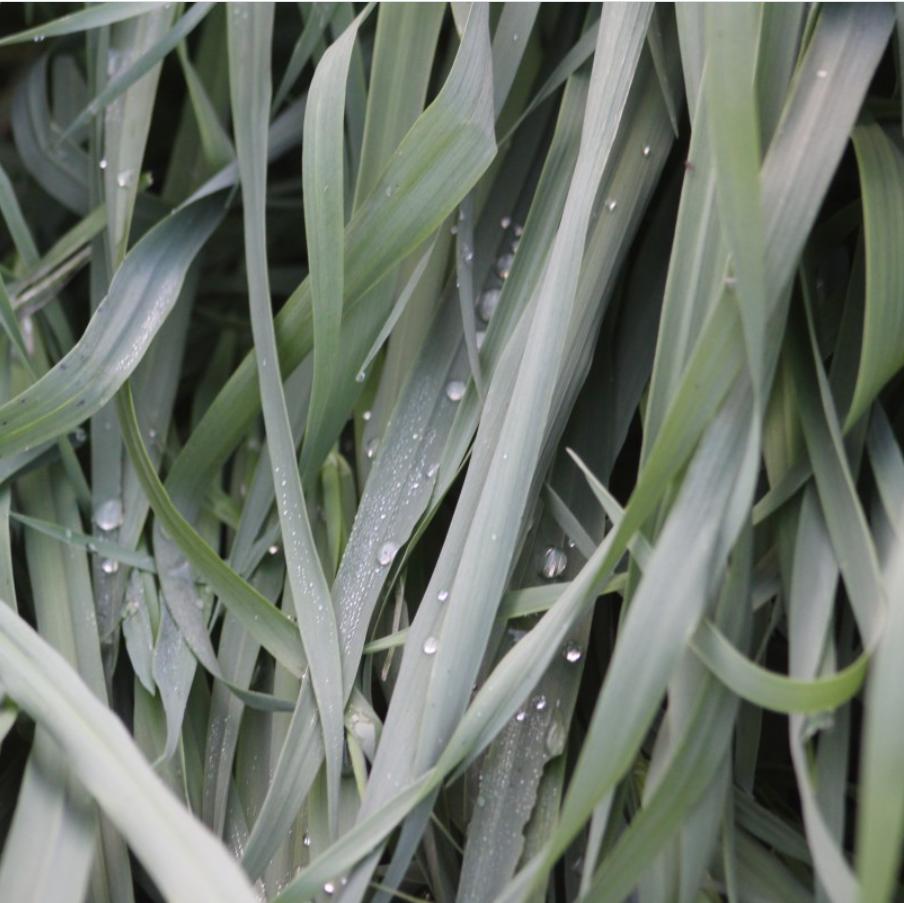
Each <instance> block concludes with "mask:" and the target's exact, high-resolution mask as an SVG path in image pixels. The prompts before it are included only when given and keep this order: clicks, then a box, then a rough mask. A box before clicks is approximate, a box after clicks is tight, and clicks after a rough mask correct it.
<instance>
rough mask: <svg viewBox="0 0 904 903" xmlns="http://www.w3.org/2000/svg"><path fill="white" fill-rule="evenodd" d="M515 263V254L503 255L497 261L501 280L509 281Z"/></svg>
mask: <svg viewBox="0 0 904 903" xmlns="http://www.w3.org/2000/svg"><path fill="white" fill-rule="evenodd" d="M514 262H515V255H514V254H503V255H502V257H500V258H499V260H497V261H496V272H497V273H498V274H499V277H500V278H501V279H508V277H509V273H511V271H512V264H513V263H514Z"/></svg>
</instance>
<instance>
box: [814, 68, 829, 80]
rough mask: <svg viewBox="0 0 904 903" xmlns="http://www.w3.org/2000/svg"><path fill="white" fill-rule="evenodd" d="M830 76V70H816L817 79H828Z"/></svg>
mask: <svg viewBox="0 0 904 903" xmlns="http://www.w3.org/2000/svg"><path fill="white" fill-rule="evenodd" d="M828 74H829V70H828V69H817V70H816V77H817V78H826V77H828Z"/></svg>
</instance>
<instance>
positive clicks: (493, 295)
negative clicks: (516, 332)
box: [477, 288, 502, 323]
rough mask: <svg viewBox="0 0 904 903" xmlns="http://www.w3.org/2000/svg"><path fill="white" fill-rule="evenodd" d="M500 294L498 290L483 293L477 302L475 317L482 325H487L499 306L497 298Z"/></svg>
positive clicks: (492, 289) (493, 289)
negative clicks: (476, 316)
mask: <svg viewBox="0 0 904 903" xmlns="http://www.w3.org/2000/svg"><path fill="white" fill-rule="evenodd" d="M501 296H502V292H501V291H499V289H498V288H491V289H488V290H487V291H485V292H484V293H483V294H482V295H481V296H480V299H479V300H478V302H477V315H478V316H479V317H480V319H481V320H483V322H484V323H489V322H490V320H491V319H492V317H493V314H494V313H495V312H496V308H497V307H498V306H499V298H500V297H501Z"/></svg>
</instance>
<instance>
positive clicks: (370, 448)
mask: <svg viewBox="0 0 904 903" xmlns="http://www.w3.org/2000/svg"><path fill="white" fill-rule="evenodd" d="M379 445H380V440H379V439H368V440H367V445H365V446H364V457H365V458H367V460H368V461H373V459H374V458H376V456H377V448H378V447H379Z"/></svg>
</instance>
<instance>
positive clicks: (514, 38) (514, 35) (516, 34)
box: [512, 31, 518, 41]
mask: <svg viewBox="0 0 904 903" xmlns="http://www.w3.org/2000/svg"><path fill="white" fill-rule="evenodd" d="M512 40H513V41H517V40H518V32H517V31H516V32H515V33H514V34H513V35H512Z"/></svg>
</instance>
